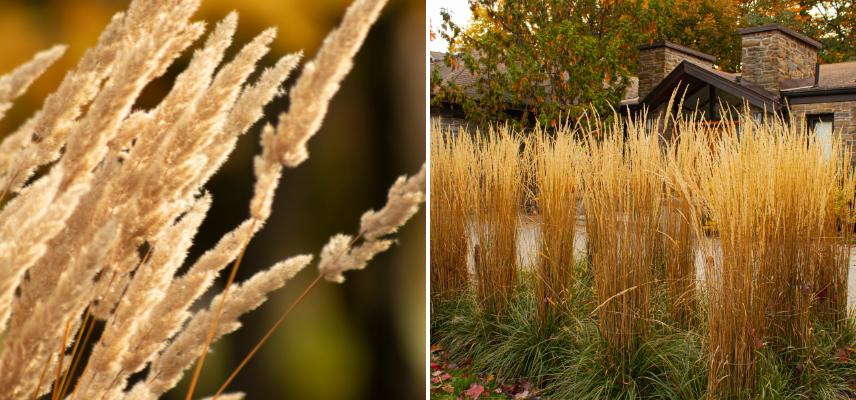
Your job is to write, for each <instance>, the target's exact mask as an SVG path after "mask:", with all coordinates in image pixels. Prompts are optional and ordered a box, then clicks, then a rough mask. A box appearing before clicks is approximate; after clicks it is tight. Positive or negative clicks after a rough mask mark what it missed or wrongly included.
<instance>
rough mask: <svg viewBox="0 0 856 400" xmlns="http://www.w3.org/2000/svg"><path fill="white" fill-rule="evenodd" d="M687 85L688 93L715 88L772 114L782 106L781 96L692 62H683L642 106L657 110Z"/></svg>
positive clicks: (727, 73)
mask: <svg viewBox="0 0 856 400" xmlns="http://www.w3.org/2000/svg"><path fill="white" fill-rule="evenodd" d="M680 84H684V85H687V86H686V89H687V93H693V92H695V91H696V90H699V89H701V88H702V87H704V86H707V85H711V86H714V87H716V88H717V89H719V90H722V91H724V92H726V93H729V94H732V95H734V96H736V97H740V98H743V99H746V100H747V101H748V102H749V104H752V105H754V106H757V107H761V108H766V109H769V110H773V109H777V108H778V106H779V101H778V95H776V94H774V93H770V92H769V91H767V90H765V89H763V88H761V87H760V86H757V85H753V84H750V83H748V82H744V81H742V80H741V79H740V75H738V74H732V73H729V72H723V71H720V70H717V69H713V68H710V67H707V66H704V65H699V64H696V63H693V62H690V61H681V63H680V64H678V66H677V67H675V69H674V70H672V72H670V73H669V74H668V75H666V77H665V78H663V80H662V81H661V82H660V83H659V84H657V86H655V87H654V89H652V90H651V92H650V93H648V95H647V96H645V98H644V99H641V103H643V104H645V105H647V106H649V107H650V108H654V107H656V106H658V105H660V104H662V103H665V102H667V101H669V99H670V98H671V96H672V93H673V92H674V90H675V89H676V88H678V85H680Z"/></svg>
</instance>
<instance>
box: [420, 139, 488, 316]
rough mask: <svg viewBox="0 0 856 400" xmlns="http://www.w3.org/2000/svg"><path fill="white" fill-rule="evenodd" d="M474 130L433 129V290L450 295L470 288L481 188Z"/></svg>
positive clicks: (437, 294) (441, 295) (435, 292)
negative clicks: (472, 243)
mask: <svg viewBox="0 0 856 400" xmlns="http://www.w3.org/2000/svg"><path fill="white" fill-rule="evenodd" d="M470 135H471V134H470V133H469V132H466V131H463V130H462V131H457V132H454V131H443V130H442V128H440V127H439V126H434V127H433V128H432V130H431V172H432V173H431V194H432V196H431V202H430V203H431V204H430V207H431V235H430V241H431V291H432V295H436V296H439V297H440V298H445V299H450V298H454V297H453V296H456V295H459V294H461V292H462V291H463V290H465V289H466V288H467V284H468V281H469V276H470V275H469V270H468V266H467V257H468V246H469V239H470V231H469V227H470V226H471V224H470V222H471V221H472V219H473V217H474V215H473V213H472V212H473V209H472V206H473V204H474V198H473V196H474V194H475V192H476V190H477V187H476V185H477V182H478V181H477V180H476V179H475V174H476V173H477V165H476V163H477V159H476V149H475V147H474V143H473V139H472V137H471V136H470Z"/></svg>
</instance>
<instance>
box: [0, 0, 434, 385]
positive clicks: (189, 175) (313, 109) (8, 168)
mask: <svg viewBox="0 0 856 400" xmlns="http://www.w3.org/2000/svg"><path fill="white" fill-rule="evenodd" d="M384 3H385V1H383V0H357V1H355V2H354V4H352V5H351V6H350V7H349V8H348V10H347V12H346V14H345V16H344V18H343V20H342V23H341V25H340V26H339V28H337V29H336V30H334V31H332V32H331V33H330V34H329V36H328V37H327V39H326V40H325V41H324V43H323V45H322V47H321V49H320V50H319V51H318V53H317V55H316V57H315V58H314V59H313V60H312V61H310V62H309V63H307V64H306V65H305V66H304V68H303V71H302V73H301V75H300V77H299V78H298V79H297V81H296V83H295V85H294V86H293V88H292V89H291V92H290V109H289V110H288V112H284V113H282V114H281V115H280V117H279V121H278V123H277V124H276V126H272V125H270V124H268V125H267V126H265V127H264V129H263V131H262V134H261V148H262V152H261V154H259V155H258V156H257V157H256V159H255V164H254V169H255V177H256V181H255V184H254V195H253V198H252V200H251V201H250V204H249V214H250V217H249V218H248V219H247V220H246V221H244V222H243V223H241V224H240V225H238V226H236V227H235V228H234V230H232V231H231V232H229V233H227V234H226V235H224V236H223V237H222V239H221V240H220V241H219V242H218V243H217V245H216V246H215V247H214V248H212V249H210V250H209V251H207V252H206V253H204V254H203V255H202V256H201V257H200V258H198V259H197V260H196V261H195V262H193V263H192V264H190V265H189V266H187V268H186V272H183V273H179V270H180V269H181V268H182V266H184V265H185V264H186V256H187V252H188V249H189V248H190V246H191V243H192V240H193V237H194V236H195V235H196V233H197V231H198V229H199V226H200V224H201V223H202V220H203V219H204V218H205V216H206V214H207V212H208V210H209V208H210V207H211V202H212V199H211V196H210V195H209V194H208V193H205V192H204V191H203V190H202V188H203V186H204V185H205V183H206V182H207V181H208V180H209V179H210V178H211V176H212V175H213V174H215V173H216V172H217V170H218V169H219V168H220V166H221V165H222V164H223V163H224V162H225V160H226V159H227V158H228V156H229V154H230V153H231V152H232V150H233V149H234V147H235V144H236V141H237V140H238V137H239V136H241V135H242V134H244V133H246V132H247V130H248V129H249V128H250V127H251V126H253V125H254V124H255V123H256V122H257V121H258V120H259V119H260V118H261V117H262V115H263V113H262V111H263V107H264V106H265V105H266V104H268V103H269V102H270V101H271V100H273V99H274V98H275V97H277V96H279V95H281V94H282V93H281V85H282V83H283V82H284V81H285V80H286V79H287V78H288V76H289V74H290V73H291V72H292V70H293V69H294V68H295V67H296V66H297V64H298V62H299V60H300V58H301V55H300V54H290V55H286V56H284V57H282V58H281V59H279V60H278V61H277V62H276V64H275V65H274V66H273V67H271V68H269V69H266V70H264V71H261V72H260V74H258V78H256V80H255V81H249V78H250V76H251V75H253V73H254V72H256V70H257V63H258V61H259V60H260V59H261V58H262V57H263V56H265V54H267V52H268V50H269V46H270V44H271V42H272V40H273V39H274V37H275V35H276V31H275V30H274V29H268V30H266V31H264V32H262V33H260V34H259V35H258V36H256V37H255V38H254V39H253V40H252V41H251V42H249V43H248V44H246V45H245V46H243V47H242V48H241V49H240V51H238V53H237V55H235V57H234V58H233V59H231V60H227V61H224V59H223V58H224V55H225V53H226V51H227V49H228V48H229V47H230V46H231V44H232V37H233V35H234V33H235V30H236V27H237V15H236V14H235V13H232V14H230V15H228V16H227V17H226V18H224V19H223V20H222V21H221V22H219V23H218V24H217V25H216V26H215V27H214V28H213V29H212V30H211V31H210V33H209V34H208V37H207V39H206V40H205V42H204V44H203V45H202V46H201V47H200V48H199V49H198V50H196V51H195V52H194V53H193V56H192V58H191V60H190V64H189V65H188V67H187V68H186V69H185V70H184V71H183V72H181V73H180V74H179V75H178V77H177V79H176V80H175V82H174V84H173V86H172V88H171V90H170V92H169V93H168V94H167V95H166V97H165V98H164V99H163V100H162V101H161V102H160V103H159V104H158V105H157V106H155V107H153V108H151V109H136V108H135V107H134V104H135V102H136V101H137V98H138V97H139V95H140V93H141V91H142V90H143V89H144V87H146V85H147V84H148V83H149V82H151V81H152V80H154V79H156V78H158V77H159V76H161V75H163V74H164V73H165V72H166V70H167V68H168V67H169V66H170V65H172V63H173V62H174V61H175V59H176V58H177V57H178V56H179V55H180V54H181V53H182V52H183V51H185V50H186V49H187V48H189V47H190V46H191V45H192V44H193V43H195V42H196V41H197V40H198V39H199V38H200V37H202V36H203V35H204V34H205V32H206V28H205V24H203V23H202V22H194V21H191V17H192V16H193V14H194V13H195V12H196V10H197V8H198V7H199V0H154V1H149V0H145V1H143V0H135V1H132V2H131V4H130V6H129V9H128V10H127V12H125V13H119V14H117V15H116V16H114V17H113V19H112V21H111V22H110V24H109V26H108V27H107V28H106V29H105V31H104V32H103V33H102V35H101V37H100V39H99V41H98V43H97V45H96V46H95V47H93V48H91V49H89V50H88V51H87V52H86V53H85V54H84V55H83V57H82V59H81V60H80V62H79V64H78V66H77V68H76V69H74V70H73V71H71V72H69V73H68V74H67V75H66V77H65V79H64V81H63V82H62V83H61V85H60V86H59V88H58V89H57V91H56V92H55V93H54V94H52V95H50V96H48V97H47V99H46V100H45V103H44V106H43V107H42V109H41V110H40V111H38V112H37V113H36V114H35V115H34V116H33V117H32V118H31V119H30V120H29V121H27V122H26V123H25V124H24V125H23V126H21V127H20V128H19V129H18V130H16V131H15V132H13V133H11V134H10V135H9V136H8V137H6V138H5V140H4V141H3V142H2V144H0V147H2V150H3V151H2V152H0V190H2V192H0V193H2V194H0V197H2V198H3V199H4V200H7V201H6V202H5V203H3V206H2V210H0V249H2V251H0V333H2V335H3V341H2V348H0V388H2V391H0V398H2V399H21V398H34V399H35V398H43V397H47V396H49V397H50V398H51V399H60V398H83V399H92V398H103V399H120V398H122V399H153V398H158V397H160V396H161V395H162V394H163V393H165V392H166V391H167V390H169V389H171V388H172V387H173V386H175V385H176V383H177V382H178V381H179V380H180V379H181V378H182V377H183V376H184V373H185V371H186V370H187V369H188V368H190V367H191V366H192V365H193V364H194V363H196V368H195V370H194V374H193V377H192V379H191V383H190V389H189V391H188V393H187V398H188V399H189V398H191V396H193V388H194V386H195V384H196V382H197V379H198V377H199V374H200V371H201V369H202V366H203V363H204V359H205V355H206V354H207V353H208V350H209V349H210V346H211V344H212V343H213V342H215V341H216V340H218V339H219V338H221V337H223V336H224V335H226V334H228V333H230V332H233V331H234V330H236V329H238V328H239V327H240V321H239V318H240V317H241V316H242V315H244V314H246V313H248V312H250V311H252V310H253V309H255V308H256V307H258V306H259V305H260V304H261V303H263V302H264V301H265V300H266V299H267V296H268V295H269V294H270V293H271V292H272V291H274V290H277V289H279V288H281V287H282V286H283V285H285V284H286V282H287V281H288V280H289V279H291V278H292V277H293V276H294V275H295V274H297V273H298V272H299V271H300V270H301V269H303V268H304V267H306V266H307V265H308V264H309V263H310V262H311V260H312V256H311V255H298V256H294V257H292V258H289V259H287V260H284V261H282V262H279V263H276V264H274V265H272V266H271V267H270V268H269V269H267V270H264V271H262V272H259V273H257V274H256V275H254V276H253V277H252V278H250V279H248V280H246V281H244V282H240V283H238V282H235V276H236V271H237V269H238V267H239V265H240V262H241V258H242V256H243V252H244V249H245V248H246V246H247V244H248V242H249V241H250V239H251V238H252V237H253V235H254V234H256V233H257V232H258V231H259V230H260V229H261V228H262V226H263V225H264V224H265V222H266V221H267V220H268V218H269V217H270V214H271V204H272V202H273V196H274V193H275V190H276V188H277V186H278V185H279V181H280V175H281V172H282V170H283V168H285V167H296V166H297V165H299V164H300V163H302V162H303V161H304V160H305V159H306V158H307V156H308V151H307V143H308V140H309V139H310V138H311V137H312V136H313V135H314V134H315V133H316V132H317V131H318V128H319V127H320V125H321V122H322V120H323V118H324V116H325V114H326V111H327V104H328V103H329V101H330V99H331V98H332V96H333V95H334V94H335V92H336V91H337V89H338V86H339V84H340V82H341V81H342V79H343V78H344V77H345V75H346V74H347V73H348V72H349V70H350V68H351V63H352V61H351V60H352V59H353V57H354V55H355V54H356V52H357V51H358V50H359V48H360V46H361V45H362V42H363V40H364V39H365V37H366V35H367V33H368V30H369V28H370V27H371V26H372V25H373V23H374V21H375V20H376V19H377V18H378V16H379V14H380V11H381V9H382V8H383V6H384ZM62 51H63V48H62V47H57V48H54V49H51V50H48V51H46V52H44V53H41V54H39V55H37V56H36V57H35V58H34V59H33V60H32V61H31V62H29V63H28V64H26V65H24V66H22V67H20V68H18V69H17V70H15V71H13V72H12V73H11V74H8V75H5V76H2V77H0V113H2V111H5V110H6V109H7V108H8V106H9V104H11V102H12V101H13V100H14V98H15V97H16V96H19V95H20V94H21V93H23V91H24V89H26V87H27V86H28V85H29V84H30V83H31V82H32V81H33V80H34V79H35V78H36V77H37V76H38V75H39V74H40V73H42V72H43V71H44V70H45V69H46V68H47V67H48V66H49V65H50V64H51V63H52V62H53V61H55V60H56V59H57V58H58V57H59V56H60V55H61V54H62ZM37 170H39V171H42V172H40V173H38V174H37V173H36V171H37ZM424 185H425V171H424V168H423V170H422V171H421V172H419V173H418V174H416V175H414V176H413V177H410V178H406V177H402V178H401V179H400V180H399V181H397V182H396V183H395V184H394V185H393V187H392V188H391V189H390V191H389V197H388V202H387V204H386V205H385V206H384V207H383V208H382V209H380V210H378V211H368V212H366V213H365V214H364V215H363V216H362V219H361V221H360V229H359V231H358V234H357V235H356V236H353V237H352V236H345V235H336V236H333V237H332V238H331V239H330V242H329V243H328V244H327V245H326V246H325V247H324V248H323V249H322V251H321V255H320V262H319V278H318V279H317V280H320V279H327V280H330V281H334V282H342V280H343V277H342V272H345V271H348V270H354V269H361V268H363V267H365V265H366V262H368V261H369V260H370V259H371V258H372V257H373V256H374V255H375V254H377V253H379V252H381V251H384V250H386V249H388V248H389V247H390V245H391V244H392V242H391V240H390V239H389V235H391V234H393V233H395V232H396V230H397V229H398V228H399V227H400V226H401V225H403V224H404V223H405V222H406V221H407V220H408V219H409V218H410V217H412V216H413V214H414V213H415V212H416V211H417V210H418V207H419V205H420V203H421V202H422V200H423V191H424ZM230 265H231V269H230V272H229V275H228V280H227V283H226V286H225V288H224V289H223V291H222V292H221V293H219V294H217V295H216V296H214V297H213V299H212V300H211V301H210V303H208V304H203V303H204V301H203V300H202V299H201V298H202V296H203V295H204V294H205V293H206V292H207V291H208V289H209V288H210V287H211V286H212V284H213V282H214V279H215V278H216V277H217V276H218V275H219V274H220V273H221V272H222V271H223V270H224V269H226V268H227V267H229V266H230ZM317 280H316V282H317ZM310 288H311V287H310ZM307 290H308V289H307ZM286 315H287V312H286ZM97 323H100V324H103V330H101V331H100V334H95V335H93V334H92V332H93V327H94V326H95V324H97ZM264 340H265V339H262V343H263V341H264ZM242 365H243V364H242ZM132 375H134V378H133V379H131V376H132ZM227 384H228V382H227V383H226V384H224V385H223V386H222V387H221V388H220V390H219V391H218V393H216V394H215V397H217V396H221V398H238V397H240V396H239V395H237V394H232V395H224V394H223V390H224V389H225V387H226V385H227Z"/></svg>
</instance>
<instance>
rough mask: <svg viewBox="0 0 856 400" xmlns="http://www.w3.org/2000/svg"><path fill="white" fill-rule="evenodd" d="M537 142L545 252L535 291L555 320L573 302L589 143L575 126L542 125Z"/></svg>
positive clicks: (544, 314)
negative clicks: (579, 207) (576, 134)
mask: <svg viewBox="0 0 856 400" xmlns="http://www.w3.org/2000/svg"><path fill="white" fill-rule="evenodd" d="M530 143H531V146H530V147H532V152H533V155H532V161H533V167H534V181H535V185H534V186H535V189H534V191H535V193H534V197H535V203H536V205H537V208H538V215H539V217H540V218H541V237H540V239H541V246H540V247H541V251H540V253H539V261H538V272H537V277H536V282H535V291H536V299H537V307H538V317H539V319H540V320H541V321H542V322H543V323H546V322H549V321H551V320H553V319H554V318H555V317H556V316H557V315H558V314H559V313H561V312H562V311H563V310H564V309H565V308H566V307H567V305H568V302H569V301H570V295H571V287H572V286H573V278H574V276H573V271H574V238H575V232H576V223H577V204H578V202H579V201H580V199H581V196H582V187H581V186H582V185H581V183H580V180H581V179H582V168H583V167H584V165H585V161H586V155H585V149H584V147H583V145H582V144H581V143H580V142H579V141H577V140H575V138H574V132H573V131H570V130H569V129H567V128H565V129H561V130H558V131H557V132H556V133H555V135H552V136H551V135H549V134H547V133H546V132H543V131H540V130H536V131H535V132H534V139H533V141H532V142H530Z"/></svg>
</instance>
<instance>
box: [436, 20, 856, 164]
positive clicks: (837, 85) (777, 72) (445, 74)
mask: <svg viewBox="0 0 856 400" xmlns="http://www.w3.org/2000/svg"><path fill="white" fill-rule="evenodd" d="M740 35H741V46H742V55H741V63H740V64H741V72H740V73H728V72H724V71H721V70H719V69H717V68H716V57H715V56H713V55H709V54H705V53H702V52H699V51H696V50H693V49H690V48H687V47H684V46H680V45H677V44H674V43H670V42H661V43H655V44H651V45H644V46H639V63H638V71H639V73H638V75H639V76H638V77H632V78H631V84H630V85H629V87H628V89H627V92H626V93H625V96H624V99H623V100H622V101H621V110H622V112H623V113H630V114H635V113H638V112H640V111H641V110H648V112H649V113H650V114H655V115H657V114H661V113H664V112H665V111H666V110H665V108H666V107H667V106H668V103H669V100H670V99H671V97H672V94H673V93H675V92H676V91H677V93H679V94H682V95H683V96H684V101H683V104H682V106H683V110H677V109H675V110H673V111H674V112H677V111H680V112H687V113H689V112H701V113H703V114H704V117H705V118H706V119H707V120H709V121H718V120H719V119H721V118H722V116H723V115H724V114H725V113H726V112H727V110H726V109H725V108H729V109H732V110H733V109H738V110H742V109H743V107H744V106H746V105H748V106H749V107H750V109H751V112H752V113H753V114H756V115H759V116H760V115H762V114H763V113H765V112H767V113H769V112H776V113H781V114H783V115H785V116H793V117H794V118H795V120H796V121H798V123H800V124H807V126H808V127H809V129H811V130H812V131H814V132H815V133H816V134H817V135H818V136H819V137H820V138H821V140H825V141H828V140H829V138H831V137H832V135H841V136H842V138H843V140H844V142H845V143H847V144H848V145H850V146H851V148H852V147H854V146H856V61H854V62H843V63H835V64H819V63H818V55H817V53H818V51H819V50H820V49H821V46H822V45H821V44H820V42H818V41H816V40H814V39H812V38H809V37H807V36H805V35H803V34H800V33H799V32H795V31H793V30H791V29H788V28H786V27H783V26H780V25H765V26H757V27H750V28H744V29H741V30H740ZM435 58H436V59H439V58H440V57H438V55H436V54H435V55H433V56H432V61H434V60H435ZM441 64H442V62H436V61H434V62H432V63H431V67H432V69H436V70H437V71H438V72H439V73H440V75H441V77H442V78H443V79H454V80H455V81H456V82H463V83H465V82H467V81H468V80H469V81H472V76H468V74H467V71H451V70H449V69H447V68H445V69H443V68H442V66H441ZM512 106H513V105H509V107H512ZM673 106H674V107H677V106H676V105H673ZM449 109H454V105H448V104H446V105H439V106H438V105H435V106H432V110H431V114H432V117H434V118H438V117H442V118H445V115H444V113H447V111H446V110H449ZM650 114H649V115H650ZM455 117H456V118H458V119H459V120H460V118H461V115H460V114H458V115H456V116H455ZM459 123H460V121H459Z"/></svg>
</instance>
